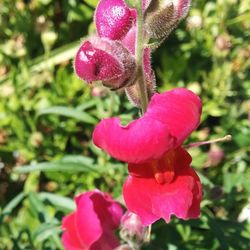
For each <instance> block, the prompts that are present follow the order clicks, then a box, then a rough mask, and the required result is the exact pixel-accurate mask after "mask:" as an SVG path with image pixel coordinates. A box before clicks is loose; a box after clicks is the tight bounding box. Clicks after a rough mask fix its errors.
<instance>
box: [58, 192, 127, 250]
mask: <svg viewBox="0 0 250 250" xmlns="http://www.w3.org/2000/svg"><path fill="white" fill-rule="evenodd" d="M75 202H76V206H77V208H76V211H75V212H73V213H71V214H69V215H67V216H65V217H64V218H63V222H62V228H63V229H64V230H65V231H64V232H63V235H62V243H63V245H64V247H65V249H66V250H113V249H114V248H116V247H117V246H118V245H119V241H118V239H117V238H116V236H115V232H114V231H115V230H116V229H117V228H118V227H119V225H120V220H121V217H122V214H123V210H122V208H121V206H120V204H119V203H117V202H115V201H114V200H113V199H112V198H111V196H110V195H109V194H106V193H102V192H100V191H99V190H94V191H91V192H86V193H83V194H81V195H79V196H77V197H76V198H75Z"/></svg>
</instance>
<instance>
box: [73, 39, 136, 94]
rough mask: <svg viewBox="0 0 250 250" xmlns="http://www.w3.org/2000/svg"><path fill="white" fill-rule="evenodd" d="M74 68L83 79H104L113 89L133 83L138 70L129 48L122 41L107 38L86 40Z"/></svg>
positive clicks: (79, 51) (106, 84)
mask: <svg viewBox="0 0 250 250" xmlns="http://www.w3.org/2000/svg"><path fill="white" fill-rule="evenodd" d="M74 68H75V73H76V74H77V75H78V76H79V77H80V78H81V79H82V80H85V81H87V82H89V83H91V82H93V81H102V83H103V85H104V86H106V87H109V88H111V89H112V90H116V89H119V88H121V87H124V86H127V85H129V84H131V82H132V81H133V80H134V77H135V70H136V66H135V59H134V56H133V55H132V54H131V53H130V52H129V50H128V49H127V48H125V47H124V46H123V45H122V44H121V43H120V42H118V41H112V40H109V39H106V38H93V39H90V40H89V41H84V42H83V44H82V45H81V46H80V48H79V50H78V52H77V54H76V57H75V61H74Z"/></svg>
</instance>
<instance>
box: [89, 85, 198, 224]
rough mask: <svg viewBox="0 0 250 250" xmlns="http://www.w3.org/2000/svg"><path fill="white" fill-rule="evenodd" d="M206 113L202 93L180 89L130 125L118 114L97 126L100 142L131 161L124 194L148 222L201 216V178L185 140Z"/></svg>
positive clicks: (158, 100) (164, 95) (158, 97)
mask: <svg viewBox="0 0 250 250" xmlns="http://www.w3.org/2000/svg"><path fill="white" fill-rule="evenodd" d="M200 115H201V101H200V99H199V97H198V96H196V95H195V94H194V93H193V92H191V91H189V90H186V89H183V88H176V89H174V90H171V91H168V92H165V93H162V94H155V95H154V96H153V97H152V99H151V101H150V103H149V106H148V109H147V112H146V113H145V114H144V116H143V117H141V118H139V119H137V120H135V121H132V122H131V123H129V124H128V125H127V126H121V125H120V120H119V119H118V118H110V119H104V120H102V121H101V122H100V123H99V124H98V125H97V126H96V128H95V130H94V133H93V141H94V143H95V144H96V145H97V146H98V147H100V148H102V149H103V150H105V151H106V152H108V153H109V154H110V155H111V156H113V157H114V158H116V159H119V160H121V161H125V162H128V166H129V177H128V179H127V180H126V182H125V184H124V188H123V194H124V199H125V202H126V205H127V207H128V209H129V210H131V211H132V212H134V213H136V214H137V215H138V216H139V217H140V219H141V221H142V223H143V224H144V225H149V224H151V223H153V222H154V221H156V220H158V219H160V218H163V219H164V220H165V221H166V222H168V221H169V220H170V217H171V215H173V214H174V215H176V216H177V217H178V218H181V219H188V218H197V217H198V216H199V214H200V201H201V197H202V192H201V184H200V180H199V178H198V176H197V175H196V173H195V172H194V170H193V169H192V168H191V167H190V163H191V160H192V159H191V156H190V155H189V154H188V153H187V152H186V151H185V150H184V149H182V148H181V145H182V143H183V142H184V140H185V139H186V138H187V137H188V136H189V135H190V134H191V133H192V131H193V130H195V129H196V128H197V127H198V125H199V121H200ZM138 197H140V199H138Z"/></svg>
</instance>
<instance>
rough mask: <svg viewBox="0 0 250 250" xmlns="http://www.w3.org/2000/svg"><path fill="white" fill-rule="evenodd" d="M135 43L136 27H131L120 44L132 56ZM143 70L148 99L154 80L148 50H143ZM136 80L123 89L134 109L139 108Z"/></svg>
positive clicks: (152, 89)
mask: <svg viewBox="0 0 250 250" xmlns="http://www.w3.org/2000/svg"><path fill="white" fill-rule="evenodd" d="M135 43H136V27H135V26H134V27H132V28H131V29H130V30H129V32H128V33H127V35H126V36H125V37H124V39H123V40H122V44H123V45H124V46H125V47H126V48H128V49H129V51H130V52H131V53H132V54H133V55H134V54H135ZM143 69H144V76H145V82H146V86H147V92H148V97H149V99H150V97H151V96H152V94H153V93H154V92H155V87H156V80H155V74H154V71H153V70H152V67H151V50H150V49H149V48H145V49H144V55H143ZM137 80H138V79H134V82H133V83H132V84H131V86H128V87H126V88H125V91H126V94H127V97H128V99H129V101H130V102H131V103H132V104H133V105H134V106H136V107H140V105H141V104H140V92H139V89H138V84H137Z"/></svg>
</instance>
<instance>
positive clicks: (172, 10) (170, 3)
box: [145, 0, 190, 39]
mask: <svg viewBox="0 0 250 250" xmlns="http://www.w3.org/2000/svg"><path fill="white" fill-rule="evenodd" d="M189 6H190V0H155V1H152V2H151V3H150V5H149V7H148V9H147V11H146V24H145V29H146V31H147V32H148V34H149V35H150V37H151V38H157V39H162V38H165V37H167V36H168V35H169V33H170V32H171V31H172V30H173V29H174V28H175V27H176V25H177V24H178V23H179V22H180V21H181V20H182V19H183V18H184V17H186V15H187V13H188V10H189Z"/></svg>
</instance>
